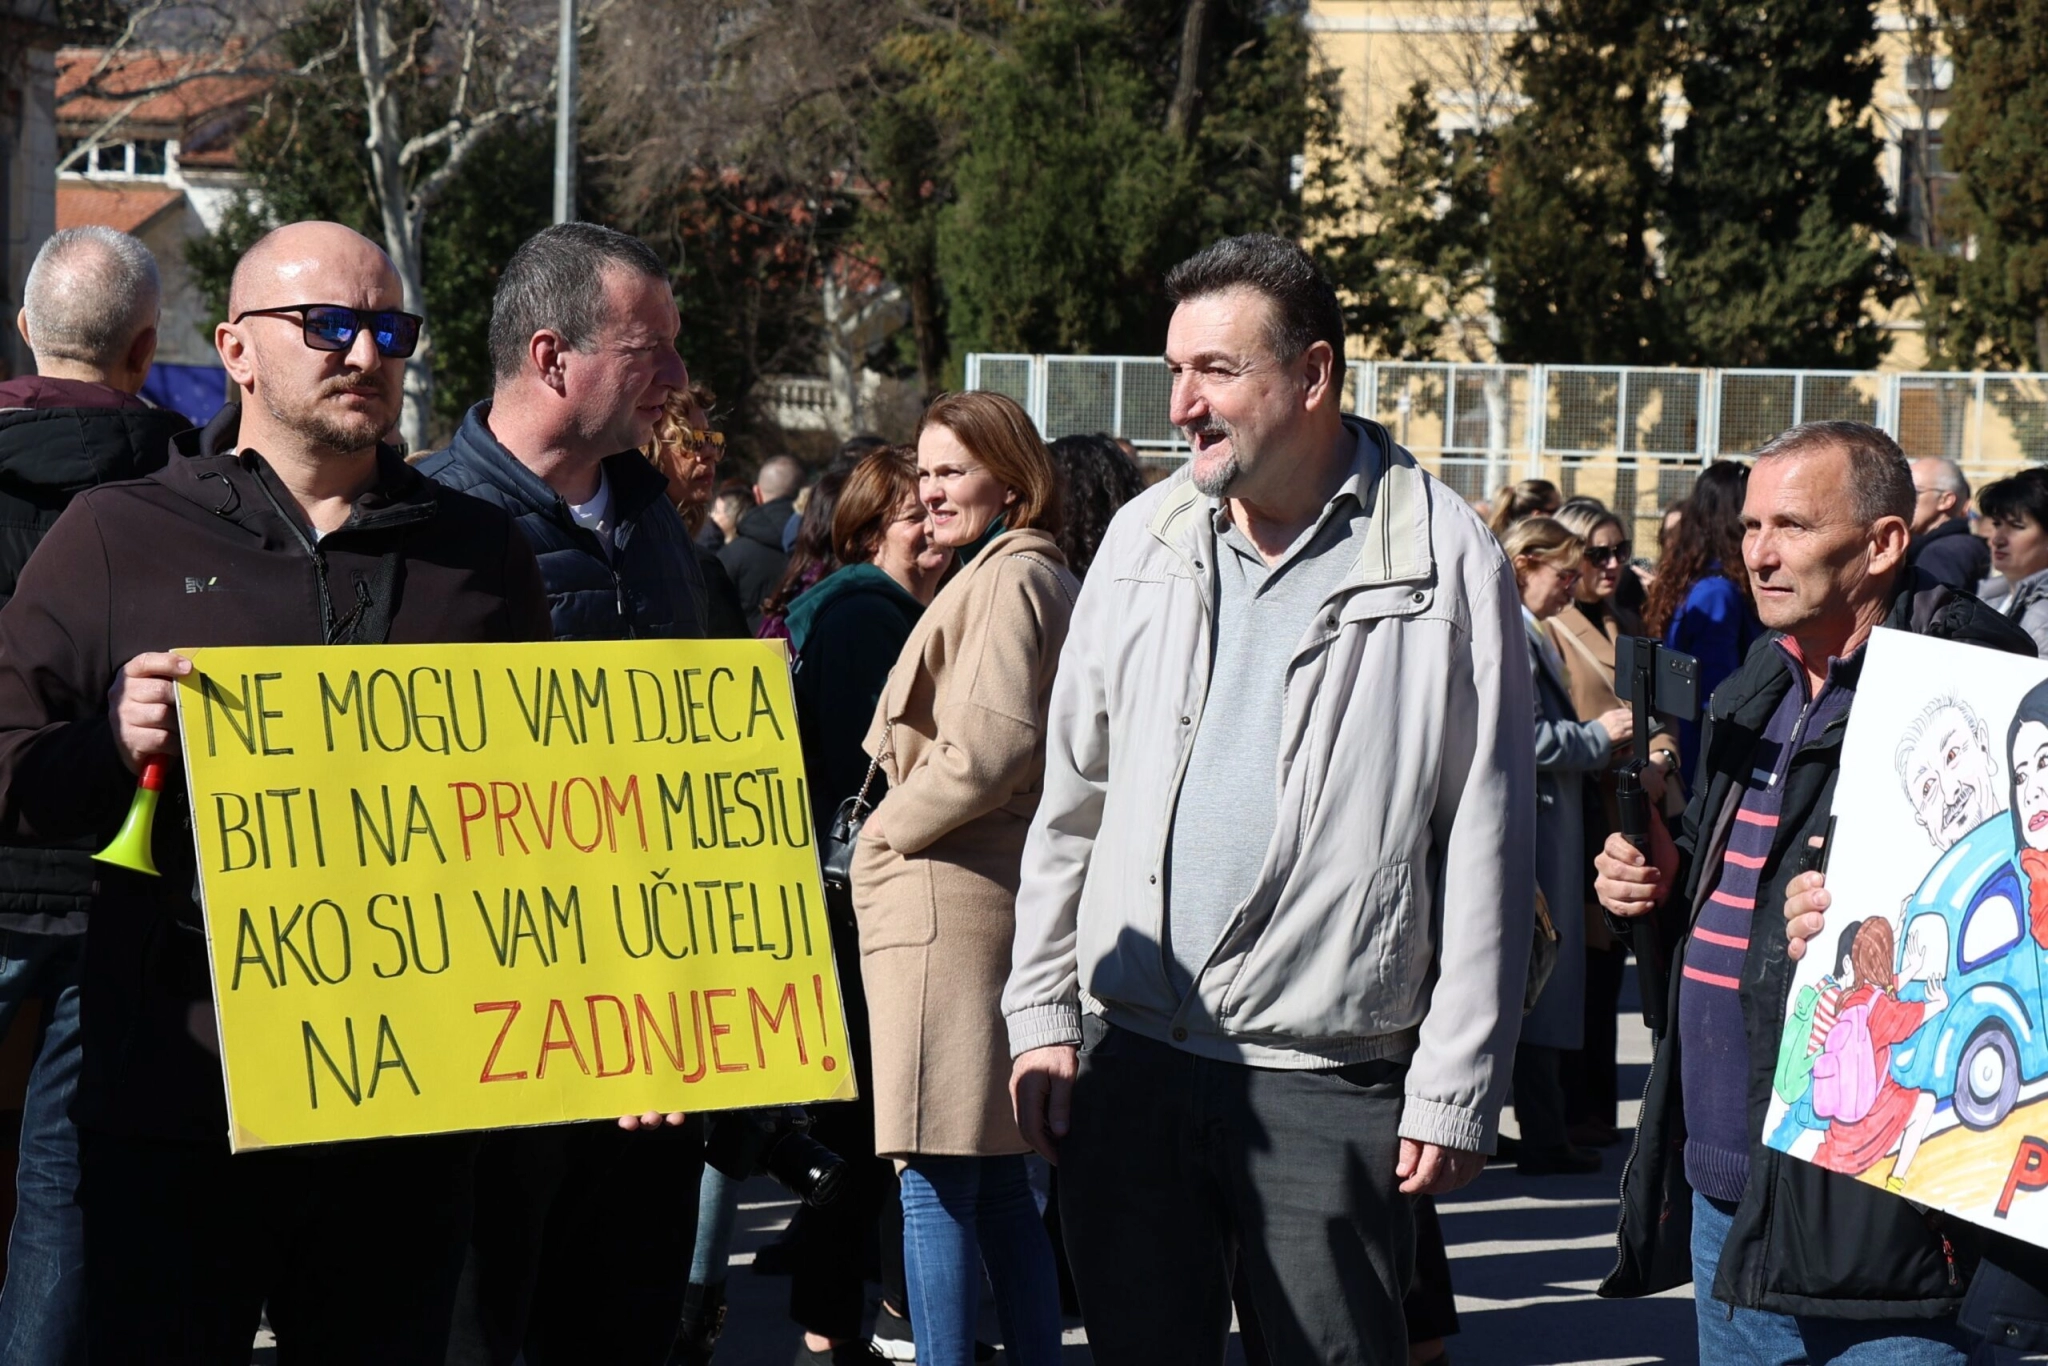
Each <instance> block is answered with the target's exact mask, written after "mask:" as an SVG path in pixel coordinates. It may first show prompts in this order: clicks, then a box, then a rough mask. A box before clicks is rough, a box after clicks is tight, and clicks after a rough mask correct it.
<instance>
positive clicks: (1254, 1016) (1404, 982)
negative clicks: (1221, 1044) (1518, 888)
mask: <svg viewBox="0 0 2048 1366" xmlns="http://www.w3.org/2000/svg"><path fill="white" fill-rule="evenodd" d="M1413 887H1414V884H1413V880H1412V876H1411V873H1410V870H1409V867H1408V864H1407V863H1405V862H1401V863H1386V864H1382V865H1380V866H1379V867H1377V868H1374V869H1373V870H1372V871H1371V872H1370V873H1369V874H1367V876H1366V877H1365V880H1364V883H1363V885H1362V886H1361V887H1360V888H1359V889H1358V891H1357V893H1356V894H1355V895H1354V896H1352V897H1348V898H1345V899H1344V901H1343V902H1342V903H1340V906H1341V907H1343V909H1340V910H1337V911H1334V912H1333V911H1329V910H1324V911H1323V912H1322V913H1321V914H1312V913H1311V910H1312V908H1310V907H1308V906H1306V905H1294V906H1285V905H1283V906H1282V907H1281V909H1280V910H1279V911H1278V912H1276V913H1275V915H1274V917H1273V919H1272V921H1271V922H1270V923H1269V924H1268V925H1267V926H1266V929H1265V931H1264V933H1262V934H1261V935H1260V936H1259V939H1258V942H1257V943H1256V944H1254V945H1253V946H1252V948H1251V951H1250V953H1249V954H1248V955H1247V956H1246V958H1245V962H1244V966H1243V967H1242V968H1240V969H1239V970H1238V973H1237V976H1236V979H1235V981H1234V982H1233V983H1232V984H1231V988H1230V992H1229V994H1228V996H1227V997H1226V999H1225V1001H1224V1006H1223V1019H1224V1024H1225V1027H1226V1028H1228V1029H1229V1030H1230V1032H1231V1033H1233V1034H1239V1035H1245V1036H1249V1037H1253V1038H1257V1037H1261V1036H1266V1037H1276V1038H1284V1039H1305V1040H1317V1039H1355V1038H1369V1037H1371V1036H1373V1035H1378V1034H1390V1033H1393V1032H1395V1031H1397V1030H1402V1029H1409V1028H1413V1027H1414V1026H1415V1025H1417V1024H1418V1023H1420V1021H1421V1018H1422V1003H1421V996H1422V979H1423V976H1424V973H1423V967H1424V966H1425V965H1426V964H1427V963H1428V962H1429V959H1430V952H1429V943H1428V940H1429V934H1428V930H1427V929H1426V927H1424V926H1422V925H1420V924H1418V923H1417V922H1416V917H1415V899H1414V893H1413Z"/></svg>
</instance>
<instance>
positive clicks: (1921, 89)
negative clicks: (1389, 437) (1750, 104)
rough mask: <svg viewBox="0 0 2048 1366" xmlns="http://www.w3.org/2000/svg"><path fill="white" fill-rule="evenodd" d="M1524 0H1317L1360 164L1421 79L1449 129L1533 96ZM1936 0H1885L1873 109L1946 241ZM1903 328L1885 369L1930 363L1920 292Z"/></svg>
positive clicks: (1675, 122) (1891, 321)
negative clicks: (1526, 64)
mask: <svg viewBox="0 0 2048 1366" xmlns="http://www.w3.org/2000/svg"><path fill="white" fill-rule="evenodd" d="M1529 8H1530V7H1529V5H1527V4H1525V3H1520V0H1311V3H1310V5H1309V13H1308V17H1307V24H1308V28H1309V31H1310V33H1311V34H1312V35H1313V36H1314V39H1315V45H1316V51H1317V54H1318V57H1319V59H1320V61H1321V62H1322V63H1323V64H1324V66H1325V67H1326V68H1328V69H1329V70H1331V71H1333V72H1334V73H1336V77H1337V86H1338V89H1339V92H1340V96H1341V99H1342V114H1343V122H1344V130H1345V135H1346V141H1347V143H1348V144H1349V147H1348V149H1347V151H1348V152H1349V154H1350V155H1351V156H1352V157H1353V158H1354V163H1355V164H1354V170H1355V171H1356V172H1357V173H1359V174H1363V175H1371V174H1376V173H1377V172H1378V169H1379V163H1378V158H1379V157H1381V156H1383V155H1384V154H1385V153H1386V152H1387V151H1389V150H1390V148H1391V144H1392V134H1391V131H1390V125H1391V121H1392V119H1393V117H1394V113H1395V110H1396V109H1397V107H1398V106H1399V105H1400V104H1401V102H1402V101H1403V100H1405V99H1406V98H1407V96H1408V92H1409V90H1410V89H1411V88H1412V87H1413V86H1414V85H1415V84H1417V83H1418V82H1420V83H1422V84H1426V85H1428V86H1429V87H1430V89H1431V91H1432V93H1433V95H1434V97H1435V101H1436V106H1437V126H1438V128H1439V130H1441V131H1443V132H1445V133H1455V132H1458V131H1461V130H1478V129H1487V128H1497V127H1499V126H1500V125H1501V124H1502V123H1505V122H1506V121H1507V120H1508V119H1510V118H1512V117H1513V116H1514V113H1515V111H1516V110H1517V109H1518V108H1520V107H1521V105H1522V104H1523V102H1524V101H1523V100H1522V97H1521V96H1520V94H1519V93H1518V92H1517V90H1516V89H1515V84H1514V72H1513V70H1512V69H1511V68H1510V67H1509V65H1508V61H1507V51H1508V47H1509V45H1510V44H1511V43H1512V42H1513V41H1514V39H1515V37H1516V35H1518V34H1519V33H1521V32H1522V31H1523V30H1524V29H1526V28H1527V27H1528V25H1529ZM1934 18H1935V15H1934V7H1933V4H1932V0H1918V3H1916V2H1915V0H1883V3H1882V4H1881V5H1880V8H1879V11H1878V41H1877V52H1878V55H1879V56H1880V58H1881V60H1882V62H1883V70H1882V74H1881V75H1880V76H1879V78H1878V85H1877V91H1876V95H1875V98H1874V100H1873V102H1872V109H1871V111H1870V114H1869V116H1868V117H1869V118H1870V120H1871V123H1872V127H1873V129H1874V131H1875V132H1876V133H1877V134H1878V136H1879V138H1880V139H1881V140H1882V142H1883V144H1884V145H1883V150H1882V152H1881V153H1880V155H1881V158H1882V166H1881V169H1882V171H1883V173H1884V177H1885V183H1886V185H1887V186H1888V187H1889V188H1890V189H1891V191H1892V195H1893V203H1894V206H1895V207H1896V208H1897V209H1898V210H1899V212H1900V213H1901V214H1902V216H1903V217H1904V218H1905V220H1906V232H1907V234H1908V235H1909V236H1910V237H1911V238H1912V239H1913V240H1915V241H1918V242H1920V243H1922V244H1924V245H1930V246H1935V245H1941V243H1940V240H1939V233H1938V226H1937V224H1936V221H1935V218H1934V216H1933V214H1932V213H1930V209H1931V208H1932V209H1938V205H1939V202H1940V198H1941V196H1942V194H1943V193H1945V191H1946V188H1947V186H1948V183H1949V182H1950V180H1951V179H1952V177H1951V176H1950V175H1949V174H1948V173H1947V171H1946V169H1945V168H1944V166H1943V164H1942V160H1941V136H1942V124H1943V123H1944V122H1945V120H1946V118H1947V114H1948V89H1949V85H1950V83H1951V81H1952V78H1953V68H1952V66H1951V64H1950V62H1949V59H1948V55H1947V52H1946V49H1945V48H1944V47H1943V45H1942V43H1941V35H1940V29H1939V26H1938V25H1937V24H1936V23H1935V22H1934ZM1685 115H1686V110H1685V104H1684V101H1683V99H1682V98H1681V97H1680V94H1679V92H1678V90H1677V88H1676V86H1675V85H1674V87H1673V88H1672V89H1671V90H1670V91H1669V92H1667V94H1666V98H1665V122H1666V126H1667V127H1668V128H1670V129H1671V130H1673V131H1675V130H1677V129H1678V128H1679V127H1681V126H1683V124H1684V121H1685ZM1884 322H1885V326H1886V328H1887V330H1888V331H1890V332H1891V334H1892V346H1891V351H1890V354H1889V355H1888V357H1887V358H1886V361H1885V366H1884V368H1885V369H1886V370H1919V369H1921V368H1922V367H1923V366H1924V365H1925V363H1926V348H1925V346H1924V345H1923V344H1922V340H1921V329H1920V324H1919V322H1918V321H1917V319H1916V317H1915V306H1914V304H1913V302H1912V301H1911V300H1907V301H1906V302H1905V303H1903V304H1902V305H1901V306H1900V307H1899V308H1898V309H1897V310H1895V312H1894V314H1893V315H1891V316H1888V317H1886V318H1885V320H1884ZM1454 335H1455V337H1456V341H1455V342H1454V343H1453V344H1454V346H1456V347H1457V352H1458V353H1457V354H1453V355H1446V356H1444V357H1442V359H1445V360H1474V361H1476V360H1487V359H1491V352H1490V348H1489V347H1488V345H1487V340H1488V337H1489V335H1490V332H1489V329H1488V328H1487V326H1486V319H1485V318H1484V317H1483V315H1480V314H1477V313H1475V316H1474V317H1473V318H1471V319H1470V320H1468V325H1467V326H1465V327H1462V328H1459V329H1457V330H1456V332H1455V334H1454Z"/></svg>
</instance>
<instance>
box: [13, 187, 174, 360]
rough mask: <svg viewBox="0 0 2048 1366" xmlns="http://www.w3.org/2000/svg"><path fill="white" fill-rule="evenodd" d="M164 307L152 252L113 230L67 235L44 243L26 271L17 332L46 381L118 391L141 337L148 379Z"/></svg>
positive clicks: (80, 230)
mask: <svg viewBox="0 0 2048 1366" xmlns="http://www.w3.org/2000/svg"><path fill="white" fill-rule="evenodd" d="M162 302H163V286H162V284H161V283H160V282H159V280H158V277H157V268H156V258H155V257H154V256H152V255H150V253H149V248H148V247H145V246H143V245H142V243H141V242H139V241H137V240H136V239H135V238H133V237H130V236H129V235H128V234H127V233H125V232H116V231H115V230H114V229H112V228H104V227H84V228H67V229H65V230H64V231H63V232H60V233H57V234H55V235H54V236H52V237H51V238H50V239H49V240H48V241H47V242H45V243H43V247H42V250H41V251H38V252H37V253H36V259H35V263H34V264H33V265H31V266H30V267H29V270H28V278H27V279H26V280H25V281H23V285H22V308H21V319H20V327H21V331H22V335H23V336H24V337H25V338H26V339H27V341H28V345H29V350H30V351H32V352H34V353H35V357H36V367H37V369H39V370H40V371H41V372H42V373H43V374H45V375H49V374H57V373H63V374H66V375H69V376H72V377H77V378H91V379H98V380H100V381H101V382H104V383H115V384H118V383H119V376H121V374H122V373H123V371H124V370H126V369H130V368H133V367H132V365H130V361H131V355H130V353H131V352H132V351H134V350H135V349H136V345H137V342H138V340H143V339H144V334H147V338H146V340H147V343H148V344H147V346H146V347H144V348H143V349H144V350H145V351H146V352H147V353H148V354H147V355H144V356H143V357H142V358H141V370H142V372H143V373H145V374H146V373H147V372H148V369H149V358H150V356H153V355H154V354H155V351H156V344H155V337H156V326H157V315H158V313H159V311H160V309H161V307H162ZM135 387H136V388H140V387H141V375H137V376H136V377H135Z"/></svg>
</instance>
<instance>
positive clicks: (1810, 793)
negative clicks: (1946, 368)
mask: <svg viewBox="0 0 2048 1366" xmlns="http://www.w3.org/2000/svg"><path fill="white" fill-rule="evenodd" d="M1912 510H1913V480H1912V474H1911V471H1910V470H1909V469H1908V467H1907V464H1906V459H1905V456H1904V455H1903V454H1902V453H1901V452H1900V450H1899V447H1898V445H1897V443H1895V442H1894V441H1893V440H1892V439H1891V438H1890V437H1888V436H1886V435H1885V434H1884V433H1883V432H1881V431H1878V430H1877V429H1875V428H1872V427H1867V426H1864V425H1862V424H1859V423H1850V422H1820V423H1809V424H1806V425H1805V426H1801V427H1795V428H1793V429H1792V430H1791V431H1789V432H1786V433H1785V434H1784V435H1783V436H1781V437H1779V438H1778V439H1777V440H1775V441H1773V442H1772V443H1770V445H1768V446H1766V447H1765V448H1764V449H1763V450H1761V451H1759V452H1758V453H1757V457H1756V465H1755V468H1754V470H1753V471H1752V472H1751V475H1750V479H1749V486H1748V491H1747V494H1746V497H1745V500H1744V504H1743V515H1742V521H1743V529H1744V536H1743V565H1744V568H1745V569H1746V570H1747V571H1748V575H1749V581H1750V585H1751V587H1752V589H1753V591H1754V594H1755V598H1756V608H1757V615H1758V617H1759V618H1760V619H1761V620H1762V622H1763V624H1764V625H1765V626H1766V627H1769V628H1770V629H1771V630H1772V632H1773V633H1774V634H1773V636H1772V638H1770V639H1768V640H1766V641H1764V642H1762V643H1761V644H1759V645H1758V646H1757V647H1756V648H1755V649H1753V650H1752V651H1751V652H1750V655H1749V658H1748V659H1747V660H1746V661H1745V662H1744V664H1743V666H1742V668H1740V669H1739V670H1737V672H1736V673H1735V674H1733V675H1731V676H1730V677H1729V678H1728V680H1727V681H1726V682H1724V683H1723V684H1722V685H1721V686H1720V688H1718V689H1717V690H1716V692H1715V694H1714V697H1713V699H1712V701H1711V702H1710V703H1709V706H1708V714H1707V717H1706V719H1705V722H1704V726H1703V729H1702V732H1701V753H1702V756H1703V757H1702V760H1701V762H1700V765H1699V770H1698V774H1697V781H1696V783H1695V788H1696V791H1695V792H1694V795H1693V800H1692V803H1691V805H1690V806H1689V807H1688V808H1687V810H1686V813H1685V820H1684V824H1683V827H1682V828H1681V830H1680V832H1679V834H1678V838H1677V840H1676V842H1675V850H1672V849H1668V848H1667V849H1666V850H1665V851H1664V852H1665V853H1666V855H1667V856H1666V857H1665V858H1662V859H1660V860H1658V862H1657V863H1656V864H1651V863H1649V862H1646V861H1645V860H1644V859H1643V857H1642V856H1641V855H1640V854H1638V853H1637V852H1636V850H1635V849H1634V848H1633V847H1632V846H1630V845H1629V843H1628V842H1627V841H1626V840H1623V839H1621V838H1620V837H1619V836H1617V837H1615V838H1613V839H1611V840H1609V842H1608V844H1607V847H1606V849H1605V850H1604V851H1603V852H1602V853H1601V855H1600V857H1599V858H1598V859H1597V860H1596V861H1595V863H1596V867H1597V869H1598V872H1599V878H1598V880H1597V882H1596V884H1595V890H1596V891H1597V893H1598V894H1599V897H1600V900H1601V903H1602V904H1603V905H1604V906H1605V907H1606V908H1607V909H1608V911H1609V912H1610V913H1612V914H1614V915H1616V916H1620V917H1634V916H1641V915H1649V914H1652V913H1655V914H1656V915H1657V917H1658V921H1657V923H1658V927H1659V930H1660V937H1661V938H1662V939H1663V941H1664V942H1665V943H1667V944H1672V945H1674V948H1673V951H1672V962H1673V966H1674V968H1675V971H1674V973H1673V976H1672V1000H1671V1003H1670V1004H1671V1018H1672V1019H1674V1020H1675V1021H1676V1025H1677V1027H1676V1028H1675V1029H1673V1030H1672V1031H1671V1032H1670V1033H1668V1034H1667V1035H1665V1036H1664V1037H1663V1038H1661V1039H1659V1040H1658V1042H1657V1053H1656V1061H1655V1062H1654V1063H1653V1065H1652V1068H1651V1079H1650V1086H1649V1090H1648V1092H1647V1094H1646V1096H1645V1098H1644V1103H1643V1113H1642V1120H1641V1126H1640V1128H1639V1130H1638V1133H1637V1142H1636V1152H1635V1154H1634V1156H1633V1157H1632V1158H1631V1160H1630V1162H1629V1165H1628V1167H1627V1169H1626V1173H1625V1175H1624V1177H1623V1190H1622V1223H1621V1232H1620V1238H1619V1242H1620V1248H1619V1251H1620V1260H1619V1263H1618V1265H1617V1267H1616V1270H1615V1273H1614V1274H1613V1275H1612V1276H1610V1277H1609V1278H1608V1280H1607V1282H1606V1283H1605V1284H1603V1285H1602V1287H1601V1293H1602V1294H1605V1295H1645V1294H1655V1293H1657V1292H1659V1291H1662V1290H1667V1289H1670V1288H1672V1287H1674V1286H1677V1285H1682V1284H1684V1282H1685V1281H1686V1280H1687V1279H1688V1278H1690V1279H1691V1280H1692V1282H1693V1286H1694V1297H1695V1303H1696V1305H1697V1310H1698V1313H1697V1322H1698V1329H1699V1359H1700V1361H1701V1362H1702V1363H1704V1366H1724V1364H1726V1366H1735V1363H1741V1364H1742V1366H1750V1363H1755V1362H1765V1361H1770V1362H1791V1361H1808V1360H1811V1361H1817V1362H1818V1361H1827V1362H1830V1363H1834V1366H1865V1364H1866V1363H1867V1364H1868V1366H1962V1362H1963V1360H1964V1355H1965V1353H1964V1349H1963V1345H1962V1343H1963V1339H1962V1335H1961V1331H1960V1329H1959V1328H1958V1326H1957V1323H1956V1307H1957V1305H1958V1304H1959V1303H1960V1301H1961V1298H1962V1295H1963V1291H1964V1287H1965V1286H1966V1285H1967V1283H1968V1279H1969V1275H1970V1272H1971V1270H1972V1268H1973V1266H1974V1264H1975V1256H1974V1249H1975V1239H1974V1236H1973V1235H1972V1233H1971V1232H1970V1230H1969V1229H1968V1227H1967V1226H1966V1225H1962V1224H1960V1223H1958V1222H1956V1221H1949V1220H1946V1219H1944V1218H1943V1217H1942V1216H1940V1215H1938V1214H1935V1215H1928V1216H1925V1217H1923V1215H1922V1213H1921V1212H1920V1211H1918V1210H1916V1209H1915V1208H1914V1207H1913V1206H1911V1205H1909V1204H1907V1203H1906V1202H1904V1201H1902V1200H1898V1199H1896V1198H1894V1197H1892V1196H1888V1195H1886V1194H1884V1193H1883V1192H1880V1191H1876V1190H1873V1189H1871V1188H1870V1187H1867V1186H1863V1185H1861V1184H1859V1183H1857V1182H1856V1181H1855V1180H1853V1179H1852V1178H1849V1177H1845V1176H1841V1175H1838V1174H1836V1173H1834V1172H1830V1171H1827V1170H1825V1169H1823V1168H1821V1167H1817V1166H1814V1165H1812V1164H1810V1163H1806V1162H1801V1161H1798V1160H1797V1159H1794V1158H1791V1157H1788V1156H1786V1155H1784V1154H1782V1153H1779V1152H1777V1151H1775V1150H1774V1149H1771V1148H1769V1147H1767V1146H1765V1145H1764V1144H1763V1143H1761V1142H1760V1141H1759V1135H1760V1134H1761V1132H1762V1129H1763V1123H1764V1116H1765V1114H1766V1112H1767V1109H1768V1105H1769V1101H1770V1095H1771V1086H1772V1078H1773V1073H1774V1070H1775V1064H1776V1061H1777V1053H1778V1047H1777V1045H1778V1041H1779V1039H1780V1038H1781V1037H1782V1034H1783V1031H1784V1020H1785V1009H1786V1003H1787V1001H1788V999H1789V997H1790V994H1791V989H1792V966H1791V962H1790V960H1789V959H1788V957H1787V950H1786V940H1785V922H1784V906H1785V899H1786V895H1787V892H1786V887H1787V884H1788V883H1790V882H1791V881H1792V879H1793V878H1794V877H1796V876H1797V875H1798V874H1799V873H1800V872H1801V871H1802V869H1804V868H1805V867H1807V866H1810V864H1811V861H1812V859H1813V857H1814V855H1815V853H1816V849H1815V846H1816V845H1818V843H1819V836H1820V835H1821V834H1822V833H1823V832H1824V831H1825V830H1826V828H1827V821H1828V815H1829V812H1830V810H1831V808H1832V806H1833V803H1834V785H1835V780H1836V777H1837V776H1838V774H1839V771H1840V762H1841V745H1842V736H1843V733H1844V732H1845V731H1846V729H1847V722H1848V713H1849V708H1850V705H1851V702H1852V700H1853V698H1854V695H1855V688H1856V683H1857V679H1858V677H1859V676H1860V674H1861V672H1862V669H1863V662H1864V650H1863V645H1864V643H1865V642H1866V641H1867V640H1868V639H1869V636H1870V632H1871V630H1872V629H1873V628H1875V627H1877V626H1880V625H1882V626H1887V627H1890V628H1892V629H1896V630H1905V631H1914V632H1917V633H1920V634H1926V635H1932V636H1937V637H1940V638H1943V639H1950V640H1958V641H1964V642H1967V643H1972V644H1979V645H1985V646H1989V647H1992V648H1997V649H2004V650H2009V651H2011V652H2013V653H2018V654H2028V653H2031V649H2030V646H2031V645H2032V641H2031V640H2029V639H2027V638H2026V637H2025V635H2024V633H2023V632H2019V631H2017V630H2014V629H2013V628H2012V625H2011V623H2009V622H2007V621H2005V619H2004V618H2002V617H2000V616H1999V615H1998V614H1997V612H1996V611H1995V610H1993V609H1991V608H1988V607H1986V606H1984V604H1982V603H1980V602H1978V601H1977V600H1976V599H1974V598H1971V597H1968V596H1967V595H1964V594H1959V593H1956V592H1955V591H1954V590H1952V589H1949V588H1946V587H1943V586H1941V585H1939V584H1937V583H1935V582H1934V580H1932V579H1931V578H1928V577H1927V576H1925V575H1923V574H1921V573H1920V572H1919V571H1917V570H1914V569H1912V568H1910V567H1908V566H1907V565H1906V563H1905V555H1906V545H1907V537H1908V529H1907V528H1908V523H1909V521H1910V518H1911V516H1912ZM1908 890H1910V889H1908ZM1667 891H1668V892H1669V893H1670V895H1669V896H1667V895H1666V893H1667ZM1902 894H1903V893H1902Z"/></svg>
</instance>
